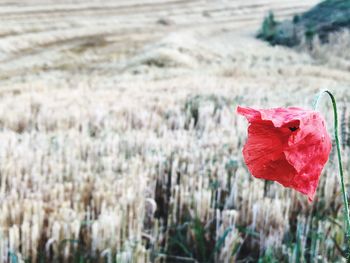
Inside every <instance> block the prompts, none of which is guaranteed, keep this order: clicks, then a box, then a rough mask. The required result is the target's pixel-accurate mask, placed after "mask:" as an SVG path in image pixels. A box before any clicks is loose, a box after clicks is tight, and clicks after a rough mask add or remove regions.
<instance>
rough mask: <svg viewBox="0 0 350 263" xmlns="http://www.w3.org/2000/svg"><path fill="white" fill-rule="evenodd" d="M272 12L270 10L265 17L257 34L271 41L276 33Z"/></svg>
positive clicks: (275, 23) (276, 23) (275, 22)
mask: <svg viewBox="0 0 350 263" xmlns="http://www.w3.org/2000/svg"><path fill="white" fill-rule="evenodd" d="M278 24H279V23H278V22H277V21H276V20H275V16H274V14H273V12H270V13H269V14H268V15H267V16H266V17H265V18H264V21H263V23H262V26H261V30H260V32H259V34H258V38H261V39H263V40H266V41H268V42H272V41H273V40H274V38H275V36H276V34H277V31H276V30H277V25H278Z"/></svg>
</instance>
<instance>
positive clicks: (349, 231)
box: [314, 90, 350, 262]
mask: <svg viewBox="0 0 350 263" xmlns="http://www.w3.org/2000/svg"><path fill="white" fill-rule="evenodd" d="M323 93H327V94H328V95H329V97H330V98H331V100H332V105H333V113H334V137H335V143H336V145H337V155H338V166H339V175H340V184H341V191H342V194H343V201H344V206H345V207H344V218H345V221H346V239H347V248H348V249H349V245H350V216H349V204H348V197H347V191H346V189H345V184H344V173H343V164H342V160H341V153H340V143H339V136H338V111H337V103H336V101H335V98H334V96H333V94H332V93H331V92H330V91H328V90H323V91H321V92H320V93H319V95H318V96H317V97H316V100H315V102H314V109H315V110H316V107H317V104H318V102H319V100H320V98H321V96H322V94H323ZM347 252H349V251H347ZM347 262H350V258H349V254H348V253H347Z"/></svg>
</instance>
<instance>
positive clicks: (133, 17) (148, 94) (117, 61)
mask: <svg viewBox="0 0 350 263" xmlns="http://www.w3.org/2000/svg"><path fill="white" fill-rule="evenodd" d="M317 3H318V1H315V0H309V1H296V0H283V1H281V0H264V1H258V0H250V1H241V0H232V1H227V0H226V1H225V0H222V1H219V0H215V1H205V0H188V1H182V0H172V1H171V0H142V1H141V0H129V1H127V0H118V1H112V0H108V1H107V0H106V1H100V0H94V1H83V0H76V1H68V0H64V1H59V2H56V1H52V0H51V1H50V0H31V1H15V0H8V1H1V2H0V262H6V263H7V262H12V263H13V262H108V263H109V262H201V263H202V262H345V259H344V258H343V254H344V227H343V216H342V208H343V206H342V199H341V194H340V187H339V178H338V168H337V159H336V155H335V151H334V149H335V147H333V150H332V152H331V156H330V160H329V162H328V163H327V165H326V167H325V169H324V171H323V173H322V176H321V181H320V185H319V187H318V191H317V194H316V198H315V200H314V202H312V203H310V202H308V201H307V197H305V196H303V195H301V194H299V193H297V192H295V191H293V190H291V189H287V188H283V187H282V186H281V185H279V184H277V183H273V182H268V181H263V180H258V179H255V178H253V177H252V176H251V175H250V174H249V172H248V170H247V168H246V166H245V165H244V162H243V157H242V154H241V150H242V147H243V145H244V142H245V140H246V136H247V132H246V128H247V122H246V120H245V119H244V118H243V117H241V116H238V115H237V114H236V111H235V110H236V107H237V106H238V105H244V106H255V107H261V108H272V107H279V106H281V107H284V106H291V105H293V106H300V107H305V108H310V107H311V105H312V101H313V99H314V97H315V95H316V94H317V92H318V91H319V90H320V89H325V88H327V89H329V90H331V91H332V92H334V94H335V96H336V98H337V101H338V107H339V113H340V122H341V123H340V127H339V128H340V132H341V134H340V139H341V143H342V153H343V164H344V169H345V180H346V183H350V179H349V171H350V158H349V156H350V107H349V105H350V104H349V102H350V91H349V83H350V73H349V71H350V57H349V54H350V34H349V32H342V33H339V34H335V35H334V36H333V37H332V39H331V41H330V42H329V43H328V44H325V45H320V44H318V43H316V42H315V43H314V44H313V48H312V50H310V49H309V48H308V47H307V45H302V46H301V47H298V48H295V49H288V48H284V47H272V46H269V45H268V44H267V43H265V42H262V41H260V40H257V39H256V38H255V34H256V32H257V30H258V29H259V28H260V25H261V22H262V20H263V18H264V16H265V15H266V14H267V13H268V11H269V10H273V11H274V12H275V14H276V16H277V17H278V19H284V18H291V17H292V16H293V14H295V13H298V12H302V11H305V10H307V9H308V8H310V7H311V6H313V5H315V4H317ZM319 109H320V111H321V112H322V113H323V114H324V115H325V117H326V119H327V123H328V124H327V127H328V130H329V132H333V126H332V122H333V118H332V117H333V115H332V114H333V113H332V111H331V104H330V103H329V102H328V101H327V99H326V98H324V99H323V100H322V103H321V104H320V107H319ZM333 144H334V143H333Z"/></svg>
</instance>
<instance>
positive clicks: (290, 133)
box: [237, 107, 332, 201]
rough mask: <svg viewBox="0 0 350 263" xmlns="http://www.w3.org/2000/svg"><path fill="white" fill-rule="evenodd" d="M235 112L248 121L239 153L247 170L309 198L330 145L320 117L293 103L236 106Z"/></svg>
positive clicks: (313, 192)
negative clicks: (268, 106) (261, 107)
mask: <svg viewBox="0 0 350 263" xmlns="http://www.w3.org/2000/svg"><path fill="white" fill-rule="evenodd" d="M237 112H238V113H239V114H241V115H243V116H245V117H246V118H247V120H248V121H249V123H250V125H249V127H248V140H247V142H246V144H245V146H244V148H243V156H244V160H245V163H246V164H247V166H248V169H249V171H250V172H251V174H252V175H253V176H255V177H257V178H263V179H266V180H272V181H277V182H278V183H280V184H282V185H283V186H285V187H290V188H294V189H295V190H297V191H299V192H301V193H302V194H305V195H307V196H308V198H309V200H310V201H312V200H313V197H314V195H315V191H316V188H317V185H318V181H319V177H320V174H321V171H322V169H323V167H324V165H325V164H326V162H327V160H328V157H329V153H330V151H331V147H332V146H331V139H330V137H329V135H328V133H327V129H326V126H325V122H324V119H323V117H322V116H321V115H320V114H319V113H318V112H315V111H312V110H305V109H301V108H295V107H290V108H275V109H267V110H255V109H252V108H244V107H238V108H237Z"/></svg>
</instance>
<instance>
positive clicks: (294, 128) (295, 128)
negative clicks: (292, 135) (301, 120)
mask: <svg viewBox="0 0 350 263" xmlns="http://www.w3.org/2000/svg"><path fill="white" fill-rule="evenodd" d="M288 128H289V129H290V130H291V131H292V132H293V131H296V130H297V129H298V128H299V127H296V126H292V127H288Z"/></svg>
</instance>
